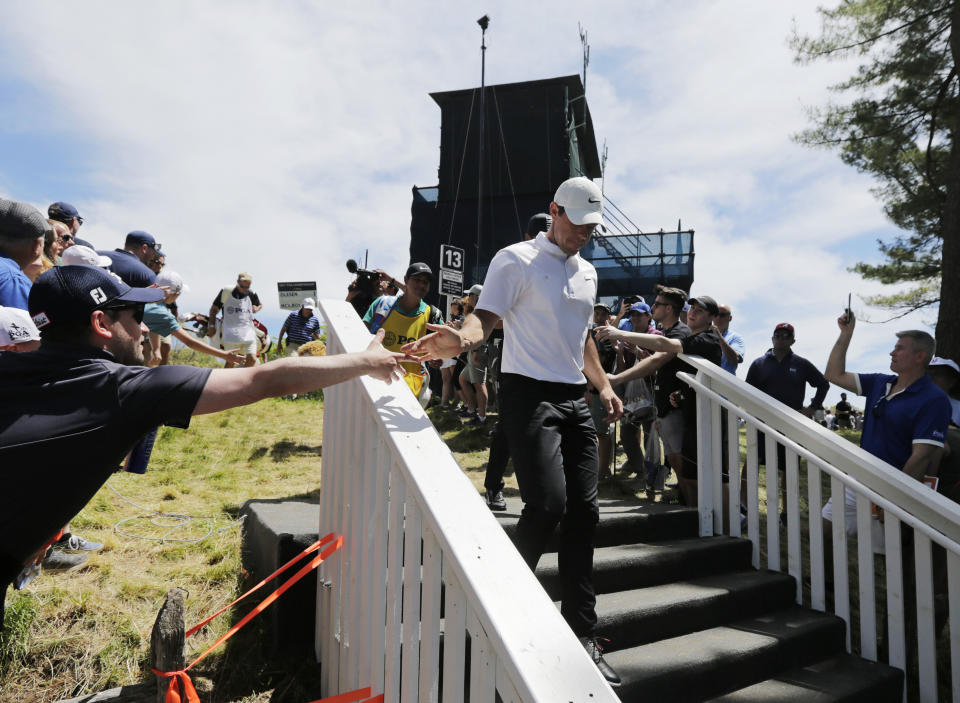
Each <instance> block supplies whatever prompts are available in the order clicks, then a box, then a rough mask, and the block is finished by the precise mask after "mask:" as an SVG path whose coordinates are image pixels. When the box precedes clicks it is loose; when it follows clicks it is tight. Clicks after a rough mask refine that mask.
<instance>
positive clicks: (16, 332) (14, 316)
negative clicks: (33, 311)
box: [0, 306, 40, 347]
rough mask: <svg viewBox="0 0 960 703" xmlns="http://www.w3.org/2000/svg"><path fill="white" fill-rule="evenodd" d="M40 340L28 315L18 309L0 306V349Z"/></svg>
mask: <svg viewBox="0 0 960 703" xmlns="http://www.w3.org/2000/svg"><path fill="white" fill-rule="evenodd" d="M38 339H40V330H38V329H37V326H36V325H35V324H34V323H33V320H32V319H30V313H28V312H27V311H26V310H21V309H20V308H7V307H2V306H0V347H7V346H10V345H11V344H21V343H23V342H35V341H37V340H38Z"/></svg>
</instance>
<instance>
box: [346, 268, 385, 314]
mask: <svg viewBox="0 0 960 703" xmlns="http://www.w3.org/2000/svg"><path fill="white" fill-rule="evenodd" d="M347 271H349V272H350V273H352V274H354V275H355V276H356V278H355V279H354V280H353V282H352V283H351V284H350V285H349V286H348V287H347V292H349V293H355V295H354V296H353V297H351V298H350V303H351V304H352V305H353V309H354V310H356V311H357V314H358V315H360V316H361V317H363V315H364V314H365V313H366V312H367V308H369V307H370V303H372V302H373V301H374V300H375V299H376V298H378V297H379V296H380V274H379V273H377V272H376V271H368V270H367V269H362V268H360V267H359V266H357V262H356V261H354V260H353V259H347Z"/></svg>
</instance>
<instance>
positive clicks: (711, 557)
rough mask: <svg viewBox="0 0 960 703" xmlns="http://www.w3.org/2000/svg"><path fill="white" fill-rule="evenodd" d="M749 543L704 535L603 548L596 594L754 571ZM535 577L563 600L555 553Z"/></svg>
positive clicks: (596, 559) (597, 553)
mask: <svg viewBox="0 0 960 703" xmlns="http://www.w3.org/2000/svg"><path fill="white" fill-rule="evenodd" d="M751 549H752V548H751V545H750V542H749V541H747V540H745V539H734V538H732V537H703V538H699V537H697V538H691V539H681V540H673V541H671V542H657V543H651V544H642V543H641V544H621V545H617V546H613V547H601V548H599V549H595V550H594V553H593V585H594V589H595V591H596V592H597V593H613V592H615V591H626V590H630V589H635V588H645V587H648V586H658V585H661V584H666V583H671V582H674V581H684V580H687V579H692V578H698V577H700V576H706V575H708V574H713V573H721V572H725V571H734V570H739V569H746V568H749V567H750V556H751ZM537 578H538V579H540V583H541V584H543V587H544V589H545V590H546V591H547V593H549V594H550V597H551V598H553V599H554V600H557V599H559V597H560V589H559V585H560V584H559V573H558V568H557V554H556V553H555V552H552V553H549V554H544V555H543V557H541V559H540V563H539V564H538V565H537Z"/></svg>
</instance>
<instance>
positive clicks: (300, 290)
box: [277, 281, 317, 310]
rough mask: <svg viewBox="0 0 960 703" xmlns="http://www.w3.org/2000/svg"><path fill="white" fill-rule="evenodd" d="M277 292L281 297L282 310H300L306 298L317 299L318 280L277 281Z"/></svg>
mask: <svg viewBox="0 0 960 703" xmlns="http://www.w3.org/2000/svg"><path fill="white" fill-rule="evenodd" d="M277 293H278V295H279V297H280V309H281V310H299V309H300V305H301V304H302V303H303V299H304V298H313V300H314V302H316V300H317V282H316V281H292V282H288V283H277Z"/></svg>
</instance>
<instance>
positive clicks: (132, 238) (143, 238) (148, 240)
mask: <svg viewBox="0 0 960 703" xmlns="http://www.w3.org/2000/svg"><path fill="white" fill-rule="evenodd" d="M128 244H146V245H147V246H149V247H150V248H151V249H153V250H154V251H160V245H159V244H157V240H156V239H154V238H153V235H152V234H150V233H149V232H144V231H143V230H139V229H135V230H133V231H132V232H129V233H128V234H127V239H126V241H125V242H124V245H128Z"/></svg>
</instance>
